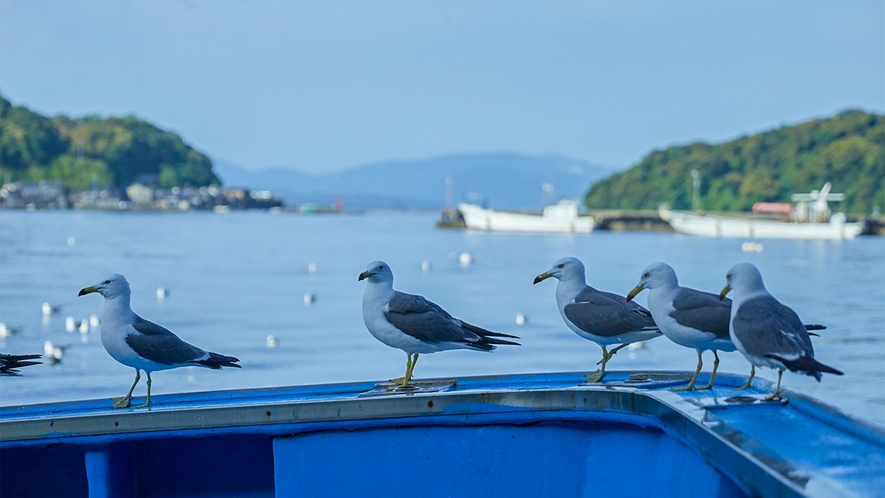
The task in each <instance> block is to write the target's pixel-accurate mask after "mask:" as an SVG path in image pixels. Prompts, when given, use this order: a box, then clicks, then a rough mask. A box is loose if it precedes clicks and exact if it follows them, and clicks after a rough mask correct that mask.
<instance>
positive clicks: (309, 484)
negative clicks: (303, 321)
mask: <svg viewBox="0 0 885 498" xmlns="http://www.w3.org/2000/svg"><path fill="white" fill-rule="evenodd" d="M688 375H689V374H688V373H687V372H648V373H647V372H613V373H610V374H608V375H607V376H606V379H605V380H606V382H605V383H604V384H603V383H595V384H587V383H586V381H585V377H584V372H575V373H551V374H523V375H507V376H495V377H472V378H464V379H457V380H456V379H435V380H429V381H419V382H418V383H417V384H416V385H415V387H414V388H412V389H409V390H405V391H404V390H402V389H400V390H395V391H390V390H388V389H389V388H390V387H391V385H390V383H374V382H358V383H349V384H331V385H319V386H303V387H281V388H269V389H251V390H239V391H219V392H207V393H189V394H176V395H162V396H155V397H154V398H153V405H152V406H151V409H113V408H111V401H110V400H109V399H102V400H93V401H80V402H71V403H56V404H46V405H34V406H19V407H3V408H0V462H2V465H0V495H2V496H91V497H102V496H114V497H130V496H219V495H223V496H250V497H260V496H279V497H282V496H405V495H412V494H415V495H420V496H423V497H426V496H430V497H434V496H483V497H486V496H556V497H561V496H679V497H694V496H697V497H705V498H706V497H710V496H716V497H744V496H777V497H837V496H882V493H883V490H885V429H883V428H882V427H879V426H877V425H875V424H871V423H868V422H864V421H861V420H857V419H854V418H851V417H849V416H847V415H844V414H842V413H841V412H839V411H838V410H837V409H835V408H833V407H830V406H827V405H825V404H823V403H821V402H819V401H816V400H814V399H813V398H809V397H807V396H804V395H801V394H799V393H795V392H788V391H785V392H784V394H785V397H787V398H788V401H787V402H783V403H781V402H768V403H763V402H761V401H760V400H761V398H763V397H764V396H765V395H766V394H768V391H769V390H770V388H771V386H770V384H769V383H768V382H767V381H764V380H761V379H756V380H755V381H754V384H753V387H752V388H751V389H749V390H746V391H737V392H735V391H734V388H735V387H737V386H740V385H741V384H743V383H744V381H745V380H746V379H745V378H744V377H741V376H737V375H729V374H720V375H719V376H718V377H717V378H716V384H715V386H714V388H713V389H712V390H710V391H687V392H672V391H670V390H669V388H671V387H674V386H678V385H682V384H684V383H685V381H686V380H687V377H688Z"/></svg>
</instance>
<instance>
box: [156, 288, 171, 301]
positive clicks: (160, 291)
mask: <svg viewBox="0 0 885 498" xmlns="http://www.w3.org/2000/svg"><path fill="white" fill-rule="evenodd" d="M168 295H169V291H168V290H166V288H165V287H157V301H162V300H164V299H166V297H167V296H168Z"/></svg>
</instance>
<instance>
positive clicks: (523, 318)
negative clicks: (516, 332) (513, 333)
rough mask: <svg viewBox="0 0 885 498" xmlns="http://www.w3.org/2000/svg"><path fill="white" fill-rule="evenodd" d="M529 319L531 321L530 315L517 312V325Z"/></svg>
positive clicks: (523, 323)
mask: <svg viewBox="0 0 885 498" xmlns="http://www.w3.org/2000/svg"><path fill="white" fill-rule="evenodd" d="M528 321H529V317H527V316H525V315H523V314H522V313H517V314H516V324H517V325H525V324H526V323H528Z"/></svg>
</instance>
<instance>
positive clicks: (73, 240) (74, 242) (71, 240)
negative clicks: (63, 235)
mask: <svg viewBox="0 0 885 498" xmlns="http://www.w3.org/2000/svg"><path fill="white" fill-rule="evenodd" d="M76 243H77V239H75V238H74V237H68V245H69V246H71V247H74V245H75V244H76Z"/></svg>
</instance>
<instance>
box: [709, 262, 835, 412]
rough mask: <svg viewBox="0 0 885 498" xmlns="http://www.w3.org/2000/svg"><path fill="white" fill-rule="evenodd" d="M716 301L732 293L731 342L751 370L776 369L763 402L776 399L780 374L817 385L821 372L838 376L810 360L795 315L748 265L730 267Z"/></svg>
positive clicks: (810, 352)
mask: <svg viewBox="0 0 885 498" xmlns="http://www.w3.org/2000/svg"><path fill="white" fill-rule="evenodd" d="M725 278H726V281H727V283H726V285H725V287H723V288H722V292H720V293H719V297H720V298H724V297H725V295H726V294H728V292H729V291H730V290H732V289H734V303H733V304H732V306H731V328H730V333H731V340H732V341H733V342H734V345H735V346H737V349H738V351H740V352H741V353H742V354H743V355H744V357H745V358H747V360H748V361H749V362H750V363H752V364H753V365H754V366H760V367H770V368H775V369H777V389H775V391H774V394H772V395H771V396H768V397H767V398H765V400H764V401H771V400H773V399H780V397H781V395H780V392H781V376H782V375H783V373H784V370H787V369H789V370H790V371H791V372H802V373H804V374H805V375H810V376H813V377H814V378H815V379H817V381H818V382H820V378H821V372H825V373H831V374H836V375H842V372H840V371H838V370H836V369H835V368H832V367H829V366H827V365H824V364H823V363H821V362H819V361H817V360H815V359H814V348H813V347H812V346H811V338H810V337H808V332H807V331H806V328H807V326H805V325H802V321H801V320H800V319H799V315H797V314H796V312H795V311H793V310H792V309H790V308H788V307H787V306H784V305H783V304H781V303H780V301H778V300H777V299H775V298H774V296H772V295H771V294H769V292H768V290H767V289H766V288H765V285H764V284H763V283H762V274H760V273H759V270H758V269H757V268H756V267H755V266H753V265H751V264H750V263H738V264H736V265H734V266H733V267H732V268H731V269H730V270H728V274H726V276H725Z"/></svg>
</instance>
